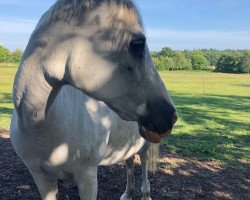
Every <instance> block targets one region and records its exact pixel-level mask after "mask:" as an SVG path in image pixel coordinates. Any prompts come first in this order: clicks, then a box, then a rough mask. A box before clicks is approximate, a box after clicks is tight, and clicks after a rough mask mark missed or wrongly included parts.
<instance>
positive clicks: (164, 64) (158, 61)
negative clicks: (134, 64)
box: [153, 56, 174, 71]
mask: <svg viewBox="0 0 250 200" xmlns="http://www.w3.org/2000/svg"><path fill="white" fill-rule="evenodd" d="M153 61H154V64H155V67H156V69H157V70H159V71H163V70H172V69H173V68H174V61H173V60H172V58H168V57H164V56H160V57H158V58H153Z"/></svg>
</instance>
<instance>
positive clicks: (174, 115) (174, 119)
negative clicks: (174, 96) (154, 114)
mask: <svg viewBox="0 0 250 200" xmlns="http://www.w3.org/2000/svg"><path fill="white" fill-rule="evenodd" d="M177 120H178V115H177V113H176V112H174V114H173V117H172V122H173V125H174V124H175V123H176V122H177Z"/></svg>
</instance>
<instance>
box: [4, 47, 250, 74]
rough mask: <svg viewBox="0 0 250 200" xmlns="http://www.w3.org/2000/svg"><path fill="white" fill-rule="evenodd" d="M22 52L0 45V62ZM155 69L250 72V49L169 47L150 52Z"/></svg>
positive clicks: (16, 57) (14, 58)
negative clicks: (173, 48) (179, 49)
mask: <svg viewBox="0 0 250 200" xmlns="http://www.w3.org/2000/svg"><path fill="white" fill-rule="evenodd" d="M22 55H23V52H22V50H20V49H16V50H14V51H12V52H11V51H10V50H9V49H7V48H6V47H4V46H3V45H0V63H8V62H11V63H19V62H20V61H21V58H22ZM151 55H152V58H153V61H154V63H155V66H156V68H157V70H160V71H162V70H211V69H212V70H215V71H218V72H227V73H250V50H216V49H200V50H182V51H175V50H172V49H171V48H169V47H165V48H163V49H162V50H161V51H159V52H156V51H154V52H151Z"/></svg>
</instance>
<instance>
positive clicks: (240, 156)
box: [164, 94, 250, 166]
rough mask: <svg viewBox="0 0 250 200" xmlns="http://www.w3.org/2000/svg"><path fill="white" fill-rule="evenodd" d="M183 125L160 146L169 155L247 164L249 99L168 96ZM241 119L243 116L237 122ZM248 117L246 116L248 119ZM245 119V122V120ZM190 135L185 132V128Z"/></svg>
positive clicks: (249, 142)
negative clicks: (173, 153)
mask: <svg viewBox="0 0 250 200" xmlns="http://www.w3.org/2000/svg"><path fill="white" fill-rule="evenodd" d="M172 96H173V99H174V102H175V105H176V107H177V110H178V114H179V117H180V119H181V121H182V122H183V124H184V125H183V124H181V125H178V124H177V126H176V129H177V130H178V129H179V132H178V133H177V134H172V135H171V136H170V137H169V138H168V139H166V140H165V141H164V143H166V144H168V146H169V147H170V150H171V151H172V152H176V153H179V154H182V155H187V156H193V157H197V158H199V159H205V160H213V159H216V160H220V161H222V162H223V163H224V164H226V165H230V166H233V165H234V163H236V165H237V160H249V159H250V157H249V153H250V152H249V148H248V147H249V146H250V136H249V134H246V133H247V132H248V131H249V120H247V121H244V118H245V119H247V115H249V112H250V104H249V101H250V97H248V96H219V95H203V96H202V95H201V96H187V95H177V94H176V95H172ZM241 116H244V117H243V118H242V119H241ZM249 117H250V116H249ZM248 119H249V118H248ZM190 127H191V128H192V129H191V131H189V132H185V131H186V129H187V128H190Z"/></svg>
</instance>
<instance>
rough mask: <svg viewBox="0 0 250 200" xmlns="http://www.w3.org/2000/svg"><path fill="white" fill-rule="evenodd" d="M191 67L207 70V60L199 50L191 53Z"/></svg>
mask: <svg viewBox="0 0 250 200" xmlns="http://www.w3.org/2000/svg"><path fill="white" fill-rule="evenodd" d="M191 63H192V68H193V69H194V70H207V69H208V65H209V64H208V61H207V59H206V57H205V56H204V54H203V53H202V52H201V51H194V52H193V53H192V55H191Z"/></svg>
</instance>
